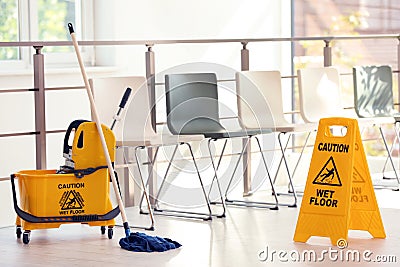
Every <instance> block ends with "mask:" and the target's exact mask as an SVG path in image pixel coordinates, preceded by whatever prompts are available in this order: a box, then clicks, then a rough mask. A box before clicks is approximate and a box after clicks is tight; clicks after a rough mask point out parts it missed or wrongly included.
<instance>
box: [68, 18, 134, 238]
mask: <svg viewBox="0 0 400 267" xmlns="http://www.w3.org/2000/svg"><path fill="white" fill-rule="evenodd" d="M68 29H69V33H70V35H71V39H72V43H73V45H74V48H75V53H76V56H77V58H78V63H79V67H80V69H81V73H82V77H83V81H84V82H85V88H86V92H87V94H88V96H89V100H90V106H91V109H92V112H93V115H94V121H95V123H96V126H97V131H98V133H99V136H100V141H101V145H102V147H103V152H104V156H105V158H106V161H107V167H108V171H109V173H110V176H111V181H112V184H113V188H114V193H115V196H116V198H117V201H118V207H119V210H120V212H121V217H122V221H123V225H124V229H125V234H126V236H129V235H130V228H129V223H128V220H127V218H126V213H125V207H124V203H123V202H122V199H121V195H120V194H119V191H118V185H117V179H116V177H115V173H114V168H113V166H112V163H111V159H110V154H109V153H108V149H107V144H106V140H105V138H104V133H103V129H102V127H101V123H100V119H99V115H98V113H97V110H96V105H95V102H94V99H93V94H92V90H91V88H90V84H89V81H88V78H87V75H86V71H85V68H84V65H83V61H82V57H81V54H80V52H79V47H78V42H77V40H76V36H75V32H74V28H73V26H72V23H68Z"/></svg>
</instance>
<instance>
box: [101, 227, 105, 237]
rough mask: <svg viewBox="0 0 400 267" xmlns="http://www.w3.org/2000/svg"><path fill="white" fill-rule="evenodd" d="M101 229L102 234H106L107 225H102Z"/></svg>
mask: <svg viewBox="0 0 400 267" xmlns="http://www.w3.org/2000/svg"><path fill="white" fill-rule="evenodd" d="M100 231H101V234H102V235H104V234H105V233H106V227H105V226H101V227H100Z"/></svg>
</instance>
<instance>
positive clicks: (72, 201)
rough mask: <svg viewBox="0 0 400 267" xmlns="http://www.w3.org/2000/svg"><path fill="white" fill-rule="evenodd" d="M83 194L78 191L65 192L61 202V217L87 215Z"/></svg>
mask: <svg viewBox="0 0 400 267" xmlns="http://www.w3.org/2000/svg"><path fill="white" fill-rule="evenodd" d="M83 202H84V200H83V198H82V196H81V194H80V193H79V192H78V191H75V190H70V191H65V192H64V193H63V195H62V197H61V199H60V201H59V204H60V207H61V210H60V215H73V214H82V213H85V210H83V207H84V206H85V204H84V203H83Z"/></svg>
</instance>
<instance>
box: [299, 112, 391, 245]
mask: <svg viewBox="0 0 400 267" xmlns="http://www.w3.org/2000/svg"><path fill="white" fill-rule="evenodd" d="M333 126H340V127H345V128H346V134H345V135H340V136H337V135H333V133H332V132H333V131H331V127H333ZM349 229H353V230H365V231H368V232H369V233H370V234H371V235H372V236H373V237H378V238H385V237H386V235H385V230H384V228H383V224H382V219H381V216H380V212H379V209H378V205H377V203H376V198H375V193H374V189H373V187H372V182H371V176H370V173H369V169H368V164H367V161H366V157H365V154H364V148H363V146H362V143H361V136H360V132H359V129H358V124H357V121H356V120H354V119H346V118H327V119H321V120H320V123H319V126H318V133H317V137H316V142H315V146H314V151H313V155H312V159H311V164H310V169H309V173H308V177H307V183H306V187H305V190H304V196H303V200H302V203H301V208H300V213H299V217H298V220H297V225H296V231H295V234H294V238H293V239H294V241H298V242H307V240H308V239H309V238H310V237H311V236H325V237H329V238H330V239H331V243H332V244H336V243H337V241H338V240H341V239H344V240H346V239H347V236H348V230H349Z"/></svg>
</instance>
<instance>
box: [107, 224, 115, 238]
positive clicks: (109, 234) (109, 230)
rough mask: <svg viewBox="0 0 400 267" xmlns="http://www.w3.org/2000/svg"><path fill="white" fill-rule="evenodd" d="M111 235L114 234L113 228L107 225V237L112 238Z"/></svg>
mask: <svg viewBox="0 0 400 267" xmlns="http://www.w3.org/2000/svg"><path fill="white" fill-rule="evenodd" d="M113 235H114V229H113V228H111V227H109V228H108V231H107V236H108V239H112V238H113Z"/></svg>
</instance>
